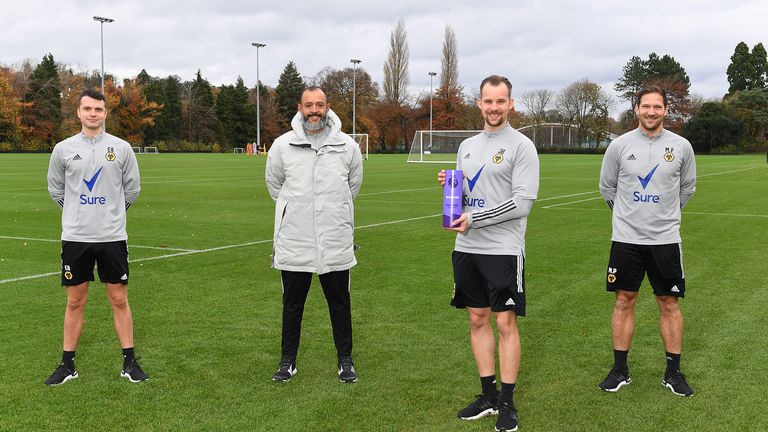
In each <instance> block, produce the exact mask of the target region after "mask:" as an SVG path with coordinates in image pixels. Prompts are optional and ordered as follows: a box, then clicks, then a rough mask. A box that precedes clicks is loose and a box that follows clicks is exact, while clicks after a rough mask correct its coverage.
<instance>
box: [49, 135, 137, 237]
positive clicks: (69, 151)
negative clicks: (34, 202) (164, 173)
mask: <svg viewBox="0 0 768 432" xmlns="http://www.w3.org/2000/svg"><path fill="white" fill-rule="evenodd" d="M140 190H141V187H140V179H139V166H138V164H137V163H136V155H134V154H133V149H132V148H131V145H130V144H128V143H127V142H125V141H123V140H121V139H120V138H117V137H115V136H113V135H110V134H108V133H102V134H100V135H97V136H96V137H94V138H92V139H91V138H88V137H86V136H85V135H84V134H82V133H80V134H77V135H75V136H73V137H70V138H67V139H65V140H64V141H61V142H60V143H58V144H56V147H54V148H53V153H52V154H51V161H50V163H49V165H48V193H50V195H51V198H53V200H54V201H56V202H57V203H58V204H59V205H60V206H62V207H63V211H62V213H61V239H62V240H67V241H77V242H88V243H103V242H111V241H119V240H128V234H127V232H126V230H125V210H126V209H127V208H128V207H129V206H130V205H131V204H132V203H133V202H134V201H135V200H136V198H138V196H139V191H140Z"/></svg>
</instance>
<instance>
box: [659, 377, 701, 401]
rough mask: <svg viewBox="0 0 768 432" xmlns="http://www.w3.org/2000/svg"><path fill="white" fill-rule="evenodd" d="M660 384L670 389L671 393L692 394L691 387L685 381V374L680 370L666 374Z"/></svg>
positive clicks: (679, 394)
mask: <svg viewBox="0 0 768 432" xmlns="http://www.w3.org/2000/svg"><path fill="white" fill-rule="evenodd" d="M661 385H663V386H664V387H666V388H668V389H670V390H672V393H674V394H676V395H678V396H693V389H692V388H691V387H690V386H689V385H688V383H687V382H685V375H683V373H682V372H680V371H675V372H672V373H669V374H667V375H666V376H665V377H664V379H663V380H661Z"/></svg>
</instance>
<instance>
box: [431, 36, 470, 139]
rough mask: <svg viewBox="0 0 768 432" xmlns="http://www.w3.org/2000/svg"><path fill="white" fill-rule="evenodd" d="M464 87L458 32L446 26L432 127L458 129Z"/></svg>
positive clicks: (433, 106) (433, 102) (433, 103)
mask: <svg viewBox="0 0 768 432" xmlns="http://www.w3.org/2000/svg"><path fill="white" fill-rule="evenodd" d="M463 91H464V88H463V87H462V86H461V85H459V52H458V48H457V46H456V34H455V33H454V31H453V29H452V28H451V26H449V25H446V26H445V35H444V38H443V54H442V58H441V59H440V86H439V87H438V88H437V92H435V97H434V98H433V101H432V127H433V129H437V130H456V129H460V127H459V118H460V117H461V114H462V108H463V107H462V105H463V94H462V92H463Z"/></svg>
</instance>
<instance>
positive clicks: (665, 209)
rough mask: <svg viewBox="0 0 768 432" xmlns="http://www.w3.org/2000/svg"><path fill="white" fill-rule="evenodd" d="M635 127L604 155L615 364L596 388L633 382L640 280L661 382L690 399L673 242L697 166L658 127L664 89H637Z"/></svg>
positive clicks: (679, 265)
mask: <svg viewBox="0 0 768 432" xmlns="http://www.w3.org/2000/svg"><path fill="white" fill-rule="evenodd" d="M635 113H636V114H637V117H638V119H639V122H640V124H639V127H638V128H637V129H635V130H633V131H631V132H627V133H625V134H624V135H622V136H620V137H619V138H617V139H615V140H614V141H613V142H612V143H611V145H610V146H609V147H608V150H607V151H606V152H605V157H604V158H603V166H602V170H601V171H600V193H601V194H602V196H603V198H604V199H605V201H606V202H607V203H608V206H609V207H610V208H611V209H612V210H613V218H612V220H613V222H612V224H613V234H612V236H611V240H612V244H611V254H610V258H609V261H608V272H607V274H606V288H607V290H608V291H611V292H615V293H616V304H615V307H614V309H613V316H612V317H611V333H612V335H613V355H614V365H613V368H612V369H611V371H610V372H609V373H608V376H607V377H606V378H605V380H603V382H601V383H600V385H599V387H600V389H602V390H605V391H608V392H616V391H618V390H619V389H620V388H621V387H622V386H624V385H627V384H629V383H630V382H632V379H631V378H630V377H629V367H628V366H627V354H628V352H629V347H630V345H631V343H632V336H633V334H634V331H635V303H636V302H637V297H638V291H639V289H640V284H641V282H642V281H643V276H644V275H645V274H647V275H648V281H649V282H650V284H651V287H652V288H653V293H654V294H655V295H656V303H657V304H658V305H659V313H660V316H659V327H660V333H661V339H662V341H663V342H664V348H665V350H666V360H667V368H666V372H665V374H664V379H663V380H662V385H663V386H664V387H666V388H668V389H670V390H671V391H672V393H674V394H676V395H680V396H691V395H693V389H692V388H691V387H690V386H688V383H687V382H686V380H685V376H683V374H682V372H680V354H681V352H682V348H683V316H682V313H681V312H680V308H679V306H678V299H679V298H682V297H683V296H684V295H685V271H684V270H683V249H682V243H681V239H680V219H681V209H682V207H683V206H685V204H686V202H687V201H688V199H690V198H691V196H692V195H693V193H694V192H695V191H696V161H695V160H694V155H693V149H692V148H691V144H690V143H689V142H688V140H686V139H685V138H683V137H681V136H679V135H676V134H674V133H672V132H670V131H668V130H666V129H664V115H666V113H667V96H666V94H665V92H664V90H663V89H661V88H659V87H655V86H649V87H645V88H643V89H641V90H640V91H639V92H638V94H637V99H636V101H635Z"/></svg>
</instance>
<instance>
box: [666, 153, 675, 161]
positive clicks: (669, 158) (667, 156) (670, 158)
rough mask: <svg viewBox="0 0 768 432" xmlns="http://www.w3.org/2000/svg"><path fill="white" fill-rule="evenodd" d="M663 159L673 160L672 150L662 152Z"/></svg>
mask: <svg viewBox="0 0 768 432" xmlns="http://www.w3.org/2000/svg"><path fill="white" fill-rule="evenodd" d="M664 160H665V161H667V162H672V161H673V160H675V154H674V153H672V152H666V153H664Z"/></svg>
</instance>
